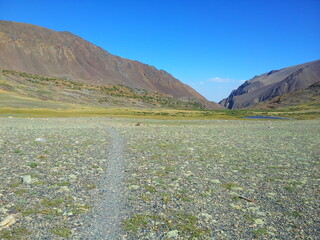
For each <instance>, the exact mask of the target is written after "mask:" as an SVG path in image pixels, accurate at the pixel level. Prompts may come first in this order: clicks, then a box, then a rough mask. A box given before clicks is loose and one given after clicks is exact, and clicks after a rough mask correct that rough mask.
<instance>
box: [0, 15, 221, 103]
mask: <svg viewBox="0 0 320 240" xmlns="http://www.w3.org/2000/svg"><path fill="white" fill-rule="evenodd" d="M0 69H8V70H15V71H19V72H27V73H32V74H40V75H45V76H52V77H57V78H61V79H66V80H71V81H75V82H80V83H84V84H91V85H97V86H108V85H110V84H115V85H124V86H128V87H130V88H138V89H145V90H147V91H152V92H159V93H161V94H164V95H169V96H172V97H174V98H195V99H200V100H202V101H203V102H204V103H205V105H206V107H207V108H211V109H215V108H221V106H220V105H219V104H217V103H213V102H209V101H207V100H206V99H205V98H204V97H203V96H201V95H200V94H199V93H198V92H196V91H195V90H194V89H192V88H191V87H189V86H188V85H186V84H183V83H182V82H181V81H179V80H178V79H176V78H174V77H173V76H172V75H170V74H169V73H167V72H165V71H163V70H157V69H156V68H155V67H153V66H149V65H146V64H143V63H141V62H138V61H132V60H128V59H125V58H122V57H118V56H115V55H112V54H110V53H109V52H107V51H105V50H104V49H102V48H100V47H98V46H96V45H94V44H92V43H90V42H88V41H86V40H84V39H82V38H80V37H78V36H76V35H74V34H72V33H70V32H57V31H53V30H50V29H46V28H43V27H39V26H35V25H31V24H26V23H16V22H8V21H0Z"/></svg>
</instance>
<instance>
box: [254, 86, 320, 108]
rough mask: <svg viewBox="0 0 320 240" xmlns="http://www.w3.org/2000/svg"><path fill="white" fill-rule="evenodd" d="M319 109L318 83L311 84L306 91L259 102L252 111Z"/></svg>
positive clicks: (319, 93)
mask: <svg viewBox="0 0 320 240" xmlns="http://www.w3.org/2000/svg"><path fill="white" fill-rule="evenodd" d="M291 106H296V107H303V108H304V109H306V108H310V107H312V108H316V107H317V108H319V107H320V82H316V83H315V84H312V85H311V86H309V87H308V88H306V89H303V90H299V91H295V92H293V93H288V94H285V95H282V96H278V97H274V98H272V99H271V100H268V101H265V102H261V103H260V104H257V105H255V106H253V107H252V109H277V108H286V107H291Z"/></svg>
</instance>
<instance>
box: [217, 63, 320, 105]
mask: <svg viewBox="0 0 320 240" xmlns="http://www.w3.org/2000/svg"><path fill="white" fill-rule="evenodd" d="M318 81H320V60H317V61H313V62H309V63H304V64H300V65H296V66H291V67H287V68H283V69H280V70H272V71H270V72H268V73H264V74H262V75H259V76H255V77H253V78H252V79H250V80H248V81H246V82H245V83H243V84H242V85H241V86H240V87H239V88H238V89H236V90H233V91H232V92H231V94H230V95H229V97H228V98H225V99H223V100H222V101H221V102H220V104H222V105H223V106H225V107H227V108H229V109H239V108H245V107H250V106H253V105H256V104H258V103H260V102H264V101H267V100H270V99H272V98H274V97H277V96H282V95H284V94H288V93H292V92H295V91H299V90H302V89H306V88H308V87H309V86H311V85H312V84H314V83H316V82H318Z"/></svg>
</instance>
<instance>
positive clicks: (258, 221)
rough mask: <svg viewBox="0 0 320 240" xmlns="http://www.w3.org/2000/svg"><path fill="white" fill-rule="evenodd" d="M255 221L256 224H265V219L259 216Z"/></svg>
mask: <svg viewBox="0 0 320 240" xmlns="http://www.w3.org/2000/svg"><path fill="white" fill-rule="evenodd" d="M254 223H255V224H258V225H263V224H264V221H263V220H262V219H260V218H258V219H255V220H254Z"/></svg>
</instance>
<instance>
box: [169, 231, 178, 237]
mask: <svg viewBox="0 0 320 240" xmlns="http://www.w3.org/2000/svg"><path fill="white" fill-rule="evenodd" d="M167 237H168V238H170V239H176V238H178V237H179V232H178V230H172V231H170V232H168V233H167Z"/></svg>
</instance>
